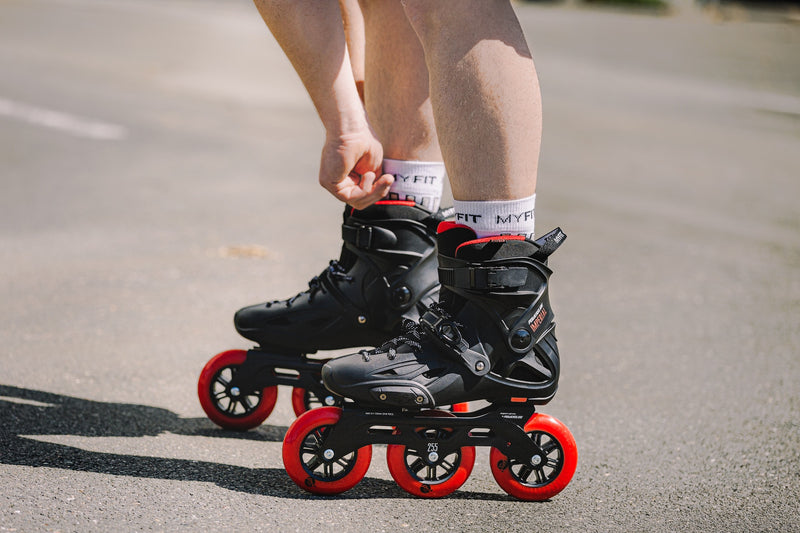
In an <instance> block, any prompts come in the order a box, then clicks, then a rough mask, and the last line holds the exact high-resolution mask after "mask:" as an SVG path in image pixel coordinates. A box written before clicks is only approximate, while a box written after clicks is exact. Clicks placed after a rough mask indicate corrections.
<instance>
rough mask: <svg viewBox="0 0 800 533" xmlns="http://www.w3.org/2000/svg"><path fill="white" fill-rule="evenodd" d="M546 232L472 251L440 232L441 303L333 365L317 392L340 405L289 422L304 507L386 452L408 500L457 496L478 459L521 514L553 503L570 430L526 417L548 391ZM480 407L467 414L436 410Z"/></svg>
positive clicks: (552, 361) (567, 462)
mask: <svg viewBox="0 0 800 533" xmlns="http://www.w3.org/2000/svg"><path fill="white" fill-rule="evenodd" d="M565 237H566V236H565V235H564V233H563V232H562V231H561V230H560V229H557V230H554V231H552V232H550V233H549V234H547V235H546V236H544V237H542V238H541V239H539V240H537V241H535V242H532V241H528V240H525V239H524V238H522V237H513V236H505V237H497V238H488V239H476V238H475V234H474V233H473V232H472V230H471V229H469V228H466V227H465V226H458V225H454V224H451V223H444V224H442V227H441V228H440V234H439V239H438V243H439V276H440V280H441V289H440V302H439V303H438V304H436V305H433V306H431V307H430V308H429V309H428V310H427V311H426V312H424V313H423V314H422V316H421V317H420V319H419V321H418V323H414V322H412V321H406V323H405V324H404V330H403V333H402V334H401V335H400V336H398V337H395V338H394V339H393V340H390V341H388V342H385V343H384V344H382V345H381V346H380V347H379V348H376V349H374V350H369V351H367V350H364V351H362V352H360V353H356V354H352V355H347V356H344V357H340V358H337V359H333V360H331V361H329V362H328V363H326V364H325V366H324V367H323V369H322V378H323V381H324V383H325V386H326V387H328V389H329V390H331V391H332V392H334V393H335V394H337V395H341V396H344V397H347V398H348V399H350V400H352V402H348V403H346V404H344V406H343V408H338V407H321V408H319V409H312V410H311V411H308V412H306V413H305V414H303V415H302V416H300V417H299V418H298V419H297V420H296V421H295V422H294V423H293V424H292V425H291V427H290V428H289V430H288V432H287V433H286V436H285V438H284V442H283V461H284V466H285V467H286V471H287V473H288V474H289V476H290V477H291V478H292V480H294V481H295V483H297V485H298V486H300V487H301V488H303V489H305V490H307V491H309V492H313V493H315V494H336V493H340V492H343V491H345V490H348V489H350V488H351V487H353V486H354V485H355V484H357V483H358V482H359V480H360V479H361V478H362V477H363V476H364V475H365V473H366V471H367V468H368V467H369V462H370V459H371V453H372V451H371V450H372V448H371V445H372V444H376V443H382V444H388V450H387V461H388V464H389V472H390V473H391V475H392V477H393V478H394V480H395V481H396V482H397V483H398V485H400V487H402V488H403V489H404V490H406V491H407V492H409V493H411V494H413V495H416V496H419V497H425V498H430V497H441V496H445V495H447V494H449V493H451V492H453V491H454V490H456V489H458V487H460V486H461V485H462V484H463V483H464V482H465V481H466V479H467V477H468V476H469V474H470V472H471V470H472V467H473V464H474V461H475V448H474V447H475V446H490V447H491V448H492V450H491V453H490V466H491V469H492V474H493V475H494V477H495V480H496V481H497V482H498V484H499V485H500V486H501V487H502V488H503V490H505V491H506V492H508V493H509V494H511V495H513V496H514V497H517V498H519V499H523V500H543V499H547V498H550V497H552V496H554V495H555V494H557V493H558V492H560V491H561V490H562V489H564V487H566V485H567V484H568V483H569V481H570V480H571V479H572V476H573V474H574V472H575V468H576V465H577V457H578V454H577V446H576V445H575V439H574V438H573V437H572V434H571V433H570V432H569V429H567V427H566V426H565V425H564V424H562V423H561V422H559V421H558V420H556V419H555V418H553V417H551V416H548V415H545V414H542V413H537V412H536V405H538V404H543V403H547V402H548V401H549V400H550V399H551V398H552V397H553V395H554V394H555V392H556V387H557V385H558V378H559V358H558V350H557V347H556V337H555V322H554V321H553V310H552V308H551V307H550V300H549V296H548V280H549V277H550V274H551V271H550V269H549V268H548V267H547V258H548V256H549V255H550V254H551V253H552V252H553V251H555V249H556V248H558V246H559V245H560V244H561V243H562V242H563V240H564V239H565ZM471 400H487V401H488V402H489V403H488V405H487V406H485V407H483V408H481V409H479V410H477V411H473V412H455V411H454V412H447V411H442V410H438V409H432V408H433V407H435V406H440V405H447V404H456V403H457V402H468V401H471Z"/></svg>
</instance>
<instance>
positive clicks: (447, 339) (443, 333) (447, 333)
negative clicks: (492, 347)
mask: <svg viewBox="0 0 800 533" xmlns="http://www.w3.org/2000/svg"><path fill="white" fill-rule="evenodd" d="M419 323H420V325H421V326H422V327H423V329H424V330H425V331H426V333H427V334H428V337H429V338H430V339H432V340H433V341H434V342H435V343H436V344H437V345H438V346H439V348H441V349H443V350H444V351H445V352H446V353H449V354H450V355H451V356H453V357H455V358H456V359H459V360H461V361H462V362H463V363H464V365H465V366H466V367H467V368H468V369H469V370H470V372H472V373H473V374H475V375H476V376H483V375H486V374H488V373H489V370H490V368H489V367H490V366H491V364H490V361H489V358H488V357H487V356H486V355H485V354H482V353H479V352H476V351H475V350H472V349H470V347H469V344H468V343H467V341H465V340H464V338H463V337H462V336H461V331H460V330H459V324H456V323H455V322H454V321H453V320H452V319H451V318H450V317H449V316H447V315H446V314H444V313H439V312H437V309H436V308H435V307H430V308H428V310H426V311H425V313H424V314H423V315H422V316H421V317H420V319H419Z"/></svg>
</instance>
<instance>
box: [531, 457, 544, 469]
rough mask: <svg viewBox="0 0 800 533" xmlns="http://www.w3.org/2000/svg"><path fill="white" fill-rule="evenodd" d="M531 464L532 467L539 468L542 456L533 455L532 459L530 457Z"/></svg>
mask: <svg viewBox="0 0 800 533" xmlns="http://www.w3.org/2000/svg"><path fill="white" fill-rule="evenodd" d="M531 464H532V465H533V466H539V465H540V464H542V456H541V455H534V456H533V457H531Z"/></svg>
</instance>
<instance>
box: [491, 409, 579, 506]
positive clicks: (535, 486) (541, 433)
mask: <svg viewBox="0 0 800 533" xmlns="http://www.w3.org/2000/svg"><path fill="white" fill-rule="evenodd" d="M525 432H526V433H527V434H528V436H529V437H530V438H531V439H533V441H534V442H536V445H537V446H539V447H540V448H541V449H542V450H544V452H545V457H542V458H538V459H536V463H537V464H536V465H534V464H532V462H533V461H532V462H531V463H524V462H520V461H516V460H513V459H509V458H508V457H506V455H505V454H503V452H501V451H500V450H498V449H497V448H492V450H491V452H490V454H489V460H490V462H491V468H492V475H494V479H495V481H497V484H498V485H500V487H501V488H502V489H503V490H504V491H506V492H507V493H508V494H510V495H511V496H514V497H515V498H518V499H520V500H530V501H540V500H546V499H548V498H551V497H553V496H555V495H556V494H558V493H559V492H561V491H562V490H564V487H566V486H567V484H568V483H569V482H570V480H571V479H572V475H573V474H574V473H575V468H576V467H577V465H578V447H577V445H576V444H575V439H574V438H573V437H572V433H570V431H569V429H567V426H565V425H564V424H562V423H561V422H560V421H559V420H557V419H556V418H554V417H552V416H549V415H545V414H542V413H535V414H534V415H533V416H532V417H531V418H530V420H528V422H527V423H526V424H525Z"/></svg>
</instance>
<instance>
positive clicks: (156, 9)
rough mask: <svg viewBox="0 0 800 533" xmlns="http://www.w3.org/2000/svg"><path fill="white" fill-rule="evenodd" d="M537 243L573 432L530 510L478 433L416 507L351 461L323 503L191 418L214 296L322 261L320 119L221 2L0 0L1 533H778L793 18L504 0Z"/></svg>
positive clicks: (293, 287) (786, 483) (798, 227)
mask: <svg viewBox="0 0 800 533" xmlns="http://www.w3.org/2000/svg"><path fill="white" fill-rule="evenodd" d="M519 15H520V18H521V20H522V21H523V24H524V27H525V30H526V32H527V34H528V36H529V38H530V41H531V44H532V48H533V50H534V54H535V56H536V60H537V65H538V69H539V73H540V77H541V80H542V87H543V93H544V105H545V137H544V142H543V153H542V158H543V159H542V166H541V172H540V185H539V189H538V191H537V192H538V205H537V229H538V232H539V233H540V234H541V233H544V232H545V231H547V230H549V229H551V228H552V227H555V226H557V225H558V226H561V227H562V228H564V230H565V231H566V233H567V234H568V235H569V239H568V240H567V242H566V244H565V245H564V246H563V247H562V248H561V249H560V250H559V252H558V253H557V254H556V255H555V256H554V257H553V259H552V266H553V268H554V270H555V272H556V273H555V275H554V277H553V278H552V285H551V286H552V299H553V302H554V307H555V312H556V316H557V319H558V322H559V338H560V348H561V352H562V364H563V373H562V378H561V387H560V390H559V393H558V395H557V396H556V398H555V400H554V401H553V402H552V403H551V404H550V405H548V406H545V407H544V408H543V409H542V410H543V411H544V412H547V413H549V414H552V415H555V416H557V417H558V418H560V419H561V420H562V421H563V422H565V423H566V424H567V425H568V426H569V427H570V429H571V430H572V432H573V434H574V435H575V438H576V440H577V443H578V447H579V451H580V459H579V465H578V470H577V472H576V474H575V477H574V480H573V481H572V483H571V484H570V485H569V486H568V487H567V489H566V490H564V492H562V493H561V494H559V495H558V496H556V497H555V498H553V499H552V500H551V501H547V502H543V503H522V502H518V501H515V500H513V499H511V498H510V497H509V496H507V495H506V494H505V493H504V492H503V491H502V490H501V489H500V488H499V487H498V486H497V485H496V484H495V482H494V480H493V479H492V476H491V473H490V471H489V466H488V450H479V451H478V461H477V464H476V466H475V469H474V471H473V474H472V477H471V478H470V479H469V480H468V481H467V483H466V484H465V485H464V486H463V487H462V489H461V490H459V491H458V492H457V493H455V494H453V495H452V496H450V497H449V498H447V499H445V500H441V501H423V500H419V499H415V498H413V497H410V496H408V495H406V493H404V492H403V491H402V490H400V489H399V488H398V487H397V486H396V485H395V484H394V482H393V481H392V480H391V477H390V476H389V473H388V470H387V468H386V465H385V461H384V459H383V454H384V452H383V450H382V449H381V448H380V447H376V450H375V452H374V457H373V462H372V466H371V468H370V471H369V472H368V474H367V477H366V478H365V479H364V480H363V482H362V483H361V484H359V485H358V486H357V487H356V488H355V489H353V490H351V491H350V492H348V493H345V494H343V495H341V496H338V497H332V498H322V497H312V496H309V495H308V494H305V493H304V492H302V491H301V490H300V489H298V488H297V487H295V485H294V484H293V483H292V482H291V481H290V480H289V478H288V477H287V475H286V474H285V472H284V471H283V468H282V463H281V458H280V449H281V439H282V436H283V434H284V432H285V431H286V428H287V426H288V425H289V424H290V423H291V421H292V419H293V417H292V414H291V407H290V404H289V394H288V391H287V390H281V398H279V403H278V407H277V408H276V411H275V413H274V414H273V416H272V417H271V418H270V419H269V420H267V422H266V423H265V424H264V425H263V426H262V427H260V428H258V429H256V430H253V431H250V432H247V433H244V434H238V433H233V432H227V431H222V430H220V429H218V428H216V427H215V426H214V425H213V424H212V423H211V422H209V421H208V420H207V419H206V418H205V416H204V415H203V412H202V410H201V408H200V406H199V404H198V401H197V398H196V392H195V388H196V381H197V377H198V375H199V372H200V369H201V368H202V367H203V365H204V364H205V362H206V361H207V360H208V359H209V358H210V357H211V356H212V355H213V354H215V353H216V352H218V351H221V350H223V349H228V348H247V347H249V343H248V342H246V341H244V340H243V339H241V338H239V337H238V336H237V334H236V333H235V331H234V330H233V327H232V323H231V319H232V316H233V312H234V311H235V310H236V309H238V308H239V307H241V306H244V305H246V304H251V303H255V302H258V301H262V300H266V299H274V298H279V297H288V296H291V295H293V294H295V293H296V292H298V291H299V290H301V289H303V288H304V287H305V286H306V282H307V281H308V279H310V278H311V277H312V276H313V275H315V274H317V273H318V272H319V271H321V270H322V268H323V267H324V266H325V265H326V264H327V261H328V259H331V258H333V257H336V256H337V254H338V239H339V227H338V225H339V222H340V212H341V208H340V206H339V205H337V204H336V203H335V202H334V201H333V200H332V199H331V198H329V197H328V196H327V194H326V193H325V192H324V191H322V189H320V188H319V187H318V185H317V184H316V168H317V161H318V157H319V156H318V154H319V149H320V146H321V142H322V130H321V128H320V126H319V124H318V121H317V119H316V116H315V114H314V112H313V109H312V108H311V106H310V103H309V101H308V99H307V97H306V96H305V94H304V92H303V90H302V87H301V86H300V85H299V83H298V81H297V80H296V78H295V76H294V74H293V72H292V71H291V68H290V67H289V65H288V63H287V61H286V60H285V59H284V58H283V57H282V55H281V53H280V51H279V49H278V48H277V46H276V45H275V43H274V42H273V41H272V39H271V37H270V35H269V33H268V32H267V31H266V29H265V28H264V27H263V24H262V22H261V20H260V18H259V17H258V15H257V13H256V11H255V8H254V7H253V6H252V4H250V3H249V2H247V1H245V0H229V1H224V2H223V1H212V0H192V1H190V0H170V1H165V0H57V1H56V0H50V1H44V0H25V1H23V0H6V1H4V2H3V3H2V5H0V162H1V163H2V166H1V167H0V186H1V187H2V189H1V192H0V303H2V305H0V531H109V530H112V531H134V530H144V531H151V530H153V531H197V530H245V531H246V530H261V531H267V530H269V531H322V530H325V531H341V532H347V531H367V530H369V531H405V530H408V531H447V530H452V531H490V530H491V531H571V530H574V531H680V532H684V531H790V530H798V529H800V526H798V525H797V524H798V523H797V520H798V515H799V513H798V500H800V357H799V354H800V325H798V322H800V321H799V320H798V319H799V318H800V208H798V202H800V200H799V199H800V179H798V170H800V66H798V62H797V58H798V57H800V26H798V25H797V24H795V23H791V22H787V21H786V20H783V19H782V18H781V17H779V16H776V15H774V14H769V15H765V16H759V17H757V18H755V19H753V18H747V17H741V16H736V17H728V19H727V20H723V21H720V19H719V17H712V16H709V15H706V14H702V13H699V12H697V11H694V10H679V11H678V12H677V13H675V14H673V15H671V16H665V17H657V16H651V15H648V14H631V13H622V12H617V11H604V10H596V9H578V8H576V7H575V6H574V5H571V4H567V5H558V4H555V5H544V6H532V5H521V6H519Z"/></svg>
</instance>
